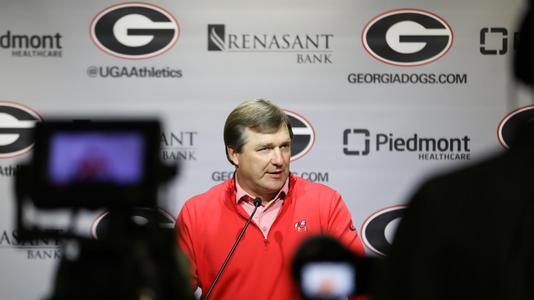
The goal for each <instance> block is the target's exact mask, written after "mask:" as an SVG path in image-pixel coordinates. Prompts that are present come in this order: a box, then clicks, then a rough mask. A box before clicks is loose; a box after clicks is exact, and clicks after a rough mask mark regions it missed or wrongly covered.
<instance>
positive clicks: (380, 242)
mask: <svg viewBox="0 0 534 300" xmlns="http://www.w3.org/2000/svg"><path fill="white" fill-rule="evenodd" d="M405 212H406V206H404V205H398V206H392V207H387V208H384V209H381V210H379V211H377V212H375V213H373V214H372V215H370V216H369V217H368V218H367V219H366V220H365V221H364V223H363V226H362V238H363V243H364V244H365V246H366V247H367V248H368V249H370V250H371V251H373V252H374V253H376V254H378V255H382V256H384V255H386V254H387V252H388V250H389V249H390V247H391V245H392V244H393V238H394V236H395V232H396V230H397V226H398V224H399V222H400V220H401V218H402V216H403V215H404V213H405Z"/></svg>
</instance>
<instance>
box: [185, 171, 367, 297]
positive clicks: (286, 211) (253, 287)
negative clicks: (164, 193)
mask: <svg viewBox="0 0 534 300" xmlns="http://www.w3.org/2000/svg"><path fill="white" fill-rule="evenodd" d="M248 218H249V215H248V214H247V212H246V211H245V210H244V209H243V207H241V206H240V205H239V204H238V203H236V187H235V184H234V180H233V179H230V180H227V181H225V182H223V183H221V184H219V185H216V186H214V187H213V188H211V189H210V190H208V191H207V192H205V193H203V194H200V195H198V196H195V197H193V198H191V199H189V200H188V201H187V202H186V203H185V205H184V207H183V208H182V210H181V212H180V215H179V216H178V220H177V222H176V227H177V233H178V242H179V246H180V247H181V249H182V250H183V251H184V252H185V254H186V255H187V256H188V258H189V259H190V263H191V272H192V279H193V284H194V287H195V288H196V287H197V286H199V287H200V288H201V289H202V291H203V293H206V292H207V290H208V288H209V286H210V285H211V283H212V281H213V280H214V278H215V276H216V274H217V272H218V271H219V268H220V267H221V265H222V263H223V261H224V260H225V258H226V256H227V255H228V252H229V251H230V249H231V248H232V246H233V244H234V242H235V241H236V238H237V236H238V234H239V232H240V231H241V229H242V228H243V226H244V225H245V223H246V221H247V219H248ZM320 233H323V234H329V235H332V236H334V237H337V238H339V239H340V240H341V241H342V242H343V243H344V244H345V245H347V246H349V247H350V248H351V249H353V250H354V251H356V252H357V253H359V254H361V255H364V250H363V246H362V244H361V241H360V239H359V237H358V234H357V232H356V228H355V227H354V225H353V224H352V220H351V216H350V213H349V211H348V209H347V207H346V206H345V204H344V203H343V200H342V199H341V196H340V195H339V193H337V192H336V191H335V190H333V189H331V188H329V187H327V186H325V185H322V184H318V183H313V182H310V181H306V180H304V179H302V178H300V177H296V176H290V181H289V191H288V193H287V195H286V197H285V198H284V200H283V203H282V207H281V209H280V211H279V213H278V215H277V217H276V219H275V220H274V223H273V224H272V226H271V228H270V230H269V232H268V234H267V237H266V238H265V237H264V235H263V233H262V230H261V228H258V226H257V225H255V224H254V223H251V224H250V226H249V228H248V229H247V232H246V233H245V234H244V236H243V238H242V239H241V242H240V244H239V245H238V246H237V248H236V250H235V252H234V255H233V256H232V258H231V259H230V261H229V263H228V265H227V266H226V269H225V271H224V272H223V273H222V275H221V277H220V278H219V281H218V283H217V285H216V286H215V288H214V289H213V291H212V294H211V295H210V298H211V299H218V300H219V299H222V300H224V299H236V300H240V299H257V300H262V299H277V300H278V299H281V300H283V299H299V294H298V290H297V287H296V285H295V284H294V282H293V280H292V278H291V273H290V266H291V261H292V258H293V255H294V252H295V251H296V248H297V247H298V245H299V244H300V243H301V242H302V241H303V240H304V239H305V238H306V237H309V236H310V235H314V234H320ZM203 297H204V295H203Z"/></svg>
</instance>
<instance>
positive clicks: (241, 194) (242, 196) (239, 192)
mask: <svg viewBox="0 0 534 300" xmlns="http://www.w3.org/2000/svg"><path fill="white" fill-rule="evenodd" d="M289 177H290V176H288V177H287V179H286V182H285V183H284V185H283V186H282V188H281V189H280V191H279V192H278V194H276V196H275V197H274V199H273V200H278V199H280V200H284V198H285V196H286V195H287V192H288V191H289ZM234 182H235V191H236V192H235V202H236V203H239V201H241V200H247V199H254V198H255V197H252V196H251V195H250V194H249V193H247V192H246V191H245V190H244V189H243V188H242V187H241V185H239V181H238V180H237V176H236V175H234Z"/></svg>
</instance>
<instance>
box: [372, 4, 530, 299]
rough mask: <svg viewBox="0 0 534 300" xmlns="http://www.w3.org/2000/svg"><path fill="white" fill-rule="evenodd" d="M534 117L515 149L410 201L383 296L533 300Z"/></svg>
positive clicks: (526, 57) (523, 73)
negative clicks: (533, 178) (533, 177)
mask: <svg viewBox="0 0 534 300" xmlns="http://www.w3.org/2000/svg"><path fill="white" fill-rule="evenodd" d="M533 14H534V12H533V1H530V3H529V5H528V9H527V13H526V15H525V16H524V19H523V20H522V22H521V24H520V39H519V42H518V45H517V49H516V53H515V56H514V60H513V71H514V72H513V73H514V76H515V78H516V79H517V80H518V81H520V82H522V83H524V84H527V85H528V86H529V87H530V89H531V90H532V89H533V88H534V58H533V55H534V47H533V44H532V38H533V37H534V34H533V30H534V16H533ZM533 169H534V120H530V121H528V122H525V123H524V124H522V125H520V126H518V128H517V134H516V135H515V136H514V138H513V140H512V143H510V149H509V150H508V151H506V152H505V153H503V154H499V155H495V156H493V157H491V158H488V159H486V160H484V161H482V162H479V163H477V164H475V165H472V166H468V167H465V168H463V169H460V170H456V171H453V172H451V173H449V174H444V175H441V176H437V177H434V178H431V179H429V180H428V181H426V182H425V183H424V184H423V185H422V186H421V187H420V188H419V189H418V190H417V191H416V192H415V194H414V196H413V197H412V198H411V200H410V202H409V206H408V209H407V211H406V214H405V216H404V217H403V219H402V221H401V222H400V224H399V227H398V229H397V233H396V236H395V239H394V242H393V246H392V248H391V251H390V252H389V253H388V256H387V258H386V262H385V268H384V270H383V280H382V281H381V283H380V290H379V292H378V293H377V295H376V297H375V299H377V300H393V299H395V300H400V299H410V300H431V299H532V298H534V293H533V290H532V289H533V288H532V287H533V285H532V274H533V272H534V262H533V261H534V260H533V257H534V185H533V184H532V175H531V172H532V170H533Z"/></svg>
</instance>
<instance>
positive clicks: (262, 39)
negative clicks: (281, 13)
mask: <svg viewBox="0 0 534 300" xmlns="http://www.w3.org/2000/svg"><path fill="white" fill-rule="evenodd" d="M207 37H208V51H214V52H240V53H257V54H259V53H295V55H296V62H297V63H298V64H332V52H333V51H332V43H333V39H334V34H331V33H286V32H282V33H280V32H277V33H265V32H261V33H249V32H245V33H243V32H230V31H229V30H228V28H227V25H226V24H208V32H207Z"/></svg>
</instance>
